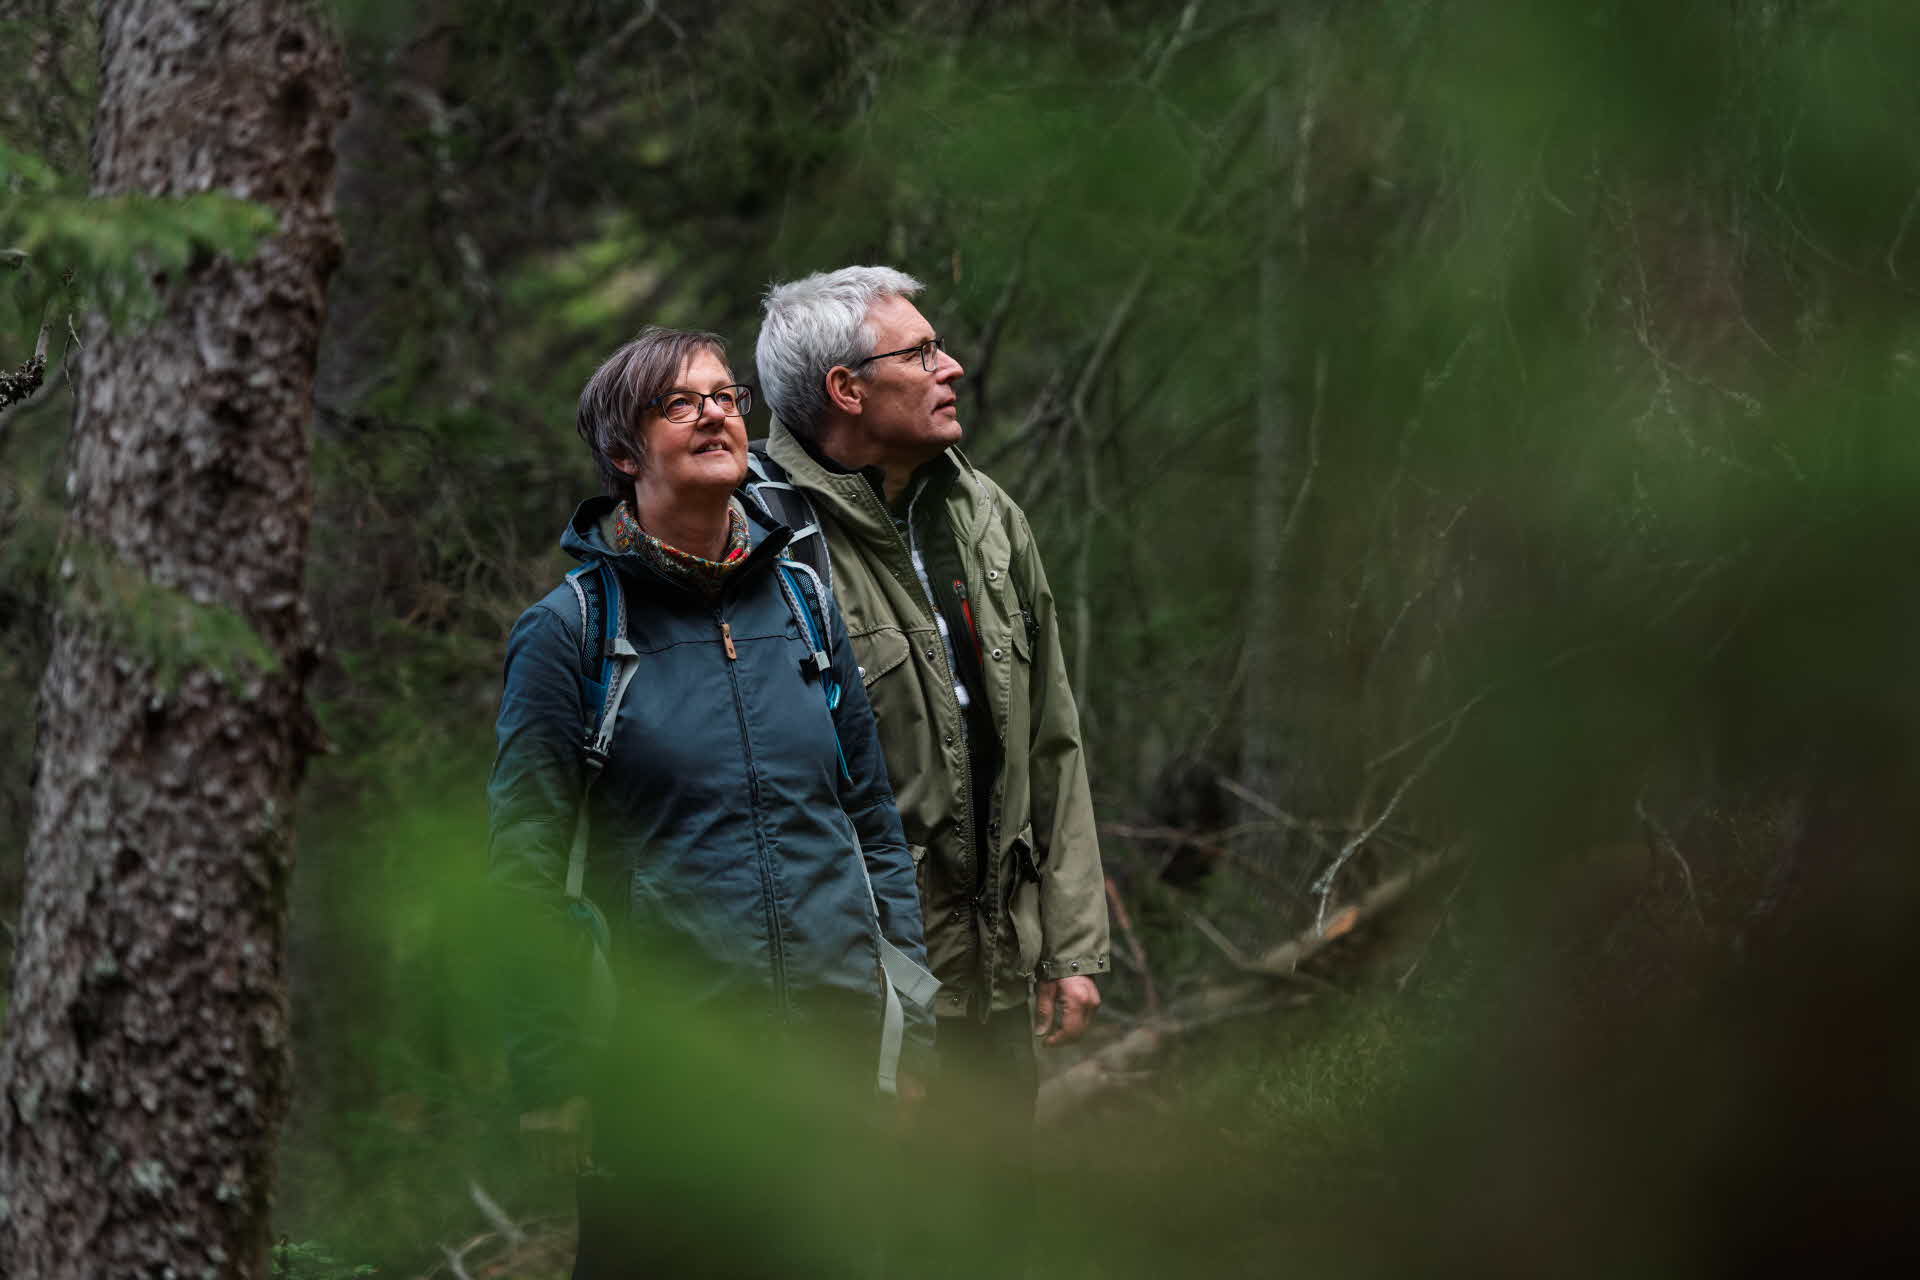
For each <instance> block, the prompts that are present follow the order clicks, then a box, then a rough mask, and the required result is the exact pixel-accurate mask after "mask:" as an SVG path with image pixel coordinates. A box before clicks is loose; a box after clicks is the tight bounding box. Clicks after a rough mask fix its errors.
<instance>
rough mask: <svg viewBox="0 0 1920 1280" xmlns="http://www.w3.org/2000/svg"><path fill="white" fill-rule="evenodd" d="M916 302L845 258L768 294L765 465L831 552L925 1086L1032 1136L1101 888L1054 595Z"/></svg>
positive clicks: (1086, 990) (1101, 934) (1087, 963)
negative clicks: (928, 1013)
mask: <svg viewBox="0 0 1920 1280" xmlns="http://www.w3.org/2000/svg"><path fill="white" fill-rule="evenodd" d="M920 288H921V286H920V283H919V281H917V280H915V279H913V278H912V277H911V276H908V275H905V274H903V273H901V272H899V271H894V270H891V269H889V268H885V267H847V268H844V269H842V270H839V271H833V272H827V273H824V274H819V275H812V276H808V277H806V278H805V279H802V280H795V281H793V282H791V283H788V284H783V285H778V286H775V287H774V288H772V289H770V290H768V292H767V295H766V300H765V304H766V306H765V311H766V314H765V318H764V323H763V325H762V328H761V331H760V341H759V345H758V348H757V350H756V352H755V357H756V361H757V363H758V365H759V370H760V380H761V387H762V391H763V393H764V395H765V397H766V399H767V401H768V402H769V403H770V404H771V405H772V407H773V410H774V412H775V414H776V415H778V420H777V421H776V422H775V423H774V424H773V430H772V434H771V437H770V438H769V440H768V444H767V448H766V456H767V457H768V458H770V459H771V461H772V463H773V464H774V467H773V468H772V469H771V470H772V471H773V473H774V476H775V478H776V479H778V478H780V473H784V478H785V480H786V481H787V483H789V484H791V485H793V486H794V488H795V489H796V490H798V492H799V493H800V494H802V495H804V496H805V498H806V499H807V500H808V501H809V502H810V503H811V505H812V509H813V514H814V516H815V518H816V519H817V521H818V525H819V528H820V530H821V532H822V534H823V535H824V537H825V541H826V544H827V548H828V550H829V552H830V567H831V578H832V584H833V589H834V594H835V596H836V597H837V599H838V601H839V604H840V608H841V611H842V612H843V614H844V615H845V617H846V622H847V630H848V634H849V636H850V638H851V640H852V644H853V648H854V653H855V656H856V657H857V658H858V660H859V662H860V664H861V667H862V675H863V677H864V679H865V681H866V684H867V694H868V697H869V698H870V699H871V701H872V703H873V709H874V713H875V716H876V718H877V719H878V721H879V726H880V739H881V745H882V748H883V750H884V752H885V754H886V759H887V768H888V772H889V773H890V774H891V776H892V779H893V787H894V793H895V795H896V797H897V799H898V801H899V806H900V817H901V819H902V821H903V822H904V824H905V827H906V834H907V841H908V844H909V846H910V847H911V850H912V853H913V857H914V860H915V863H916V865H917V868H918V873H919V885H920V898H921V908H922V914H923V916H924V919H925V924H926V936H927V948H928V952H929V954H930V956H931V958H932V964H933V969H934V973H935V974H936V975H937V976H938V977H939V978H940V980H941V982H942V984H943V986H942V989H941V992H940V995H939V997H938V1001H937V1006H936V1008H937V1012H938V1013H939V1014H940V1015H941V1020H940V1024H939V1046H940V1057H941V1062H942V1071H941V1073H940V1075H939V1076H938V1077H936V1079H935V1081H934V1083H933V1092H934V1094H935V1095H936V1098H938V1096H939V1095H941V1094H964V1093H974V1094H976V1095H980V1097H979V1100H980V1101H982V1102H986V1103H988V1104H989V1105H991V1106H993V1107H994V1109H995V1111H996V1112H997V1114H999V1115H1001V1116H1003V1117H1005V1116H1008V1115H1009V1109H1011V1112H1012V1113H1013V1114H1016V1115H1019V1116H1020V1117H1021V1122H1022V1123H1030V1121H1031V1116H1032V1106H1033V1098H1034V1093H1035V1086H1036V1082H1037V1068H1036V1062H1035V1055H1034V1050H1033V1044H1034V1039H1035V1037H1036V1036H1038V1037H1040V1038H1041V1039H1042V1042H1043V1043H1045V1044H1048V1045H1059V1044H1065V1043H1067V1042H1068V1041H1071V1040H1073V1039H1075V1038H1076V1037H1078V1036H1079V1035H1080V1034H1081V1032H1082V1031H1083V1030H1085V1028H1086V1026H1087V1022H1088V1020H1089V1018H1090V1017H1091V1016H1092V1014H1093V1011H1094V1009H1095V1008H1096V1007H1097V1006H1098V1005H1099V1003H1100V993H1099V990H1098V988H1097V987H1096V986H1095V984H1094V975H1095V974H1097V973H1103V972H1105V971H1106V969H1107V967H1108V949H1107V912H1106V894H1105V881H1104V876H1103V873H1102V871H1101V868H1100V851H1099V846H1098V844H1097V842H1096V839H1095V835H1094V823H1093V809H1092V804H1091V802H1090V800H1089V797H1088V792H1087V775H1086V766H1085V763H1084V761H1083V758H1082V755H1081V749H1080V724H1079V716H1078V713H1077V712H1076V711H1075V708H1074V703H1073V694H1072V691H1071V690H1070V689H1069V688H1068V685H1067V675H1066V664H1065V662H1064V660H1063V659H1062V656H1061V649H1060V634H1059V628H1058V625H1057V623H1056V619H1055V611H1054V602H1053V594H1052V592H1051V591H1050V590H1049V589H1048V586H1047V579H1046V574H1045V573H1044V572H1043V571H1042V569H1041V567H1040V553H1039V551H1038V549H1037V548H1036V547H1035V546H1034V542H1033V532H1032V530H1031V529H1030V528H1029V527H1028V525H1027V520H1026V517H1025V516H1024V515H1022V514H1021V512H1020V509H1019V508H1018V507H1017V506H1015V505H1014V503H1013V502H1012V500H1011V499H1009V498H1008V497H1007V495H1006V493H1005V492H1004V491H1003V490H1002V489H1001V488H1000V487H999V486H998V485H996V484H995V483H994V482H993V481H991V480H989V479H988V478H987V477H986V476H984V475H982V474H981V473H980V472H979V471H977V470H975V469H974V467H973V465H972V464H971V463H969V462H968V461H967V459H966V457H965V456H964V455H962V454H961V453H960V451H959V449H958V448H956V447H955V446H957V445H958V443H959V441H960V437H961V428H960V418H959V410H958V406H957V403H956V398H955V394H954V384H955V383H956V382H957V381H959V379H960V377H961V374H962V372H963V370H962V369H961V366H960V362H959V361H958V360H956V359H954V358H953V356H952V355H950V354H948V352H947V351H946V349H945V346H944V344H943V343H942V341H941V339H940V337H939V336H938V335H937V334H936V333H935V332H934V329H933V327H932V326H931V325H930V324H928V323H927V320H926V318H925V317H924V316H922V315H921V314H920V312H919V310H918V309H917V308H916V307H915V306H914V305H913V302H912V298H913V297H914V296H915V295H916V294H917V293H919V292H920ZM1029 1014H1031V1026H1030V1024H1029Z"/></svg>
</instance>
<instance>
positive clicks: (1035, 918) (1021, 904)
mask: <svg viewBox="0 0 1920 1280" xmlns="http://www.w3.org/2000/svg"><path fill="white" fill-rule="evenodd" d="M1007 871H1008V872H1009V875H1008V879H1009V880H1011V881H1012V882H1013V889H1012V892H1011V893H1010V894H1009V895H1008V900H1007V919H1008V920H1009V921H1010V922H1011V923H1012V925H1013V937H1014V942H1015V945H1016V946H1017V948H1018V955H1019V960H1018V969H1019V972H1020V976H1021V977H1023V978H1025V977H1030V976H1032V974H1033V969H1034V966H1035V965H1037V964H1039V963H1040V948H1041V944H1042V941H1043V939H1042V938H1041V934H1040V869H1039V867H1038V866H1037V865H1036V864H1035V862H1034V860H1033V824H1032V823H1028V824H1027V825H1026V826H1024V827H1022V828H1020V834H1019V835H1017V836H1015V837H1014V838H1013V848H1012V849H1011V850H1009V851H1008V856H1007Z"/></svg>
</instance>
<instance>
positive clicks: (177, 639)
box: [60, 543, 280, 692]
mask: <svg viewBox="0 0 1920 1280" xmlns="http://www.w3.org/2000/svg"><path fill="white" fill-rule="evenodd" d="M60 577H61V579H62V580H63V581H64V582H65V584H66V592H65V597H64V600H63V601H62V604H61V607H62V608H64V609H66V610H68V611H69V612H71V613H72V614H74V615H75V616H77V617H82V618H85V619H87V620H89V621H90V622H91V623H92V624H93V625H96V626H99V627H102V628H104V629H105V630H106V632H107V634H109V635H110V636H112V637H113V639H114V642H115V644H116V646H117V647H120V648H122V649H124V650H126V651H127V652H128V653H130V654H131V655H132V656H133V657H134V658H135V659H136V660H138V661H143V662H147V663H150V664H152V667H153V678H154V682H155V684H156V686H157V687H158V688H159V689H161V690H162V691H163V692H171V691H172V690H173V689H175V688H177V687H178V685H179V682H180V678H181V676H182V675H183V674H185V673H186V672H187V671H188V670H190V669H193V668H202V667H203V668H206V669H207V670H209V671H211V672H213V673H214V675H215V676H216V677H217V678H219V679H221V680H225V681H235V682H238V681H241V680H244V679H245V678H246V677H247V676H248V675H249V674H250V673H261V674H265V673H270V672H273V671H275V670H278V669H279V665H280V664H279V659H278V658H276V657H275V656H274V653H273V651H272V650H271V649H269V648H268V647H267V645H266V643H265V642H264V641H262V640H261V638H260V635H259V633H258V632H256V631H255V630H254V629H253V626H252V624H251V623H249V622H248V621H247V620H246V618H245V617H244V616H242V615H241V613H240V612H239V611H238V610H237V609H234V608H233V607H231V606H230V605H225V604H221V603H219V602H216V601H208V600H196V599H194V598H192V597H191V596H190V595H188V594H187V593H186V592H184V591H182V590H180V589H179V588H177V587H169V586H163V585H161V584H159V583H156V582H154V581H153V580H152V579H150V578H149V577H147V576H146V575H145V574H144V573H141V572H140V571H138V570H137V569H134V568H132V567H130V566H128V565H127V564H126V563H125V562H124V561H122V560H121V559H120V558H119V557H117V556H116V555H114V554H113V552H112V551H111V550H110V549H107V548H105V547H99V546H93V545H89V544H85V543H73V544H70V545H69V546H67V547H66V548H65V550H64V554H63V556H62V559H61V563H60Z"/></svg>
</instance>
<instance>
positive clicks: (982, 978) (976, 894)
mask: <svg viewBox="0 0 1920 1280" xmlns="http://www.w3.org/2000/svg"><path fill="white" fill-rule="evenodd" d="M926 489H927V486H926V484H925V482H924V481H923V482H922V483H921V484H920V485H919V487H918V488H916V489H915V490H914V491H913V496H912V497H910V498H908V499H907V537H906V546H907V565H908V567H909V568H911V569H912V570H913V576H914V578H915V579H916V580H917V581H918V582H919V583H920V592H921V594H922V595H923V596H925V597H926V601H927V612H928V620H929V621H931V622H933V624H934V626H933V629H934V634H935V635H938V634H939V632H940V624H939V622H938V621H937V615H938V614H939V612H940V602H939V601H938V600H936V599H934V595H933V583H932V582H931V581H930V580H929V579H928V578H927V576H926V575H925V574H924V573H922V572H921V570H920V563H921V562H920V560H919V554H918V553H919V545H918V537H917V535H916V534H915V533H914V528H913V510H914V507H915V505H916V504H918V503H919V501H920V495H921V494H923V493H925V492H926ZM948 643H950V641H949V642H948ZM938 647H939V650H940V664H941V669H942V672H943V674H944V675H945V676H946V694H947V699H948V700H949V701H950V702H952V704H953V710H954V715H955V716H956V717H957V718H958V720H959V722H960V783H961V791H960V812H961V813H962V815H964V821H963V822H962V823H961V824H960V835H961V840H962V846H963V847H964V848H965V849H966V850H967V853H968V856H970V857H971V858H972V859H973V862H974V866H973V898H972V903H973V915H974V920H973V923H974V929H975V934H974V937H975V939H976V942H977V945H978V946H979V951H978V952H977V954H976V957H975V965H974V968H975V971H976V973H977V975H978V980H979V983H980V990H978V991H976V993H975V995H976V998H978V1000H979V1001H980V1010H979V1015H978V1016H979V1019H980V1021H982V1022H985V1021H986V1020H987V1016H988V1015H989V1014H990V1013H991V1012H992V1011H993V965H992V963H991V961H990V958H989V955H988V952H989V950H990V948H989V947H988V946H987V945H986V940H985V938H984V937H983V936H982V933H983V930H982V925H983V923H984V921H985V920H986V918H987V909H986V899H987V889H988V887H989V886H988V875H987V872H988V867H987V862H988V858H987V857H982V856H981V851H980V847H979V841H978V840H976V839H975V838H974V835H975V831H974V829H975V826H976V824H977V823H978V822H979V815H978V814H976V813H974V811H973V749H972V747H971V745H970V744H969V743H968V742H967V714H966V712H965V711H964V710H963V709H962V708H961V706H960V699H959V696H958V695H957V694H955V693H954V671H953V664H952V662H950V661H949V660H948V658H947V648H946V643H943V644H941V645H940V646H938ZM987 852H988V855H989V856H991V853H992V851H991V850H988V851H987Z"/></svg>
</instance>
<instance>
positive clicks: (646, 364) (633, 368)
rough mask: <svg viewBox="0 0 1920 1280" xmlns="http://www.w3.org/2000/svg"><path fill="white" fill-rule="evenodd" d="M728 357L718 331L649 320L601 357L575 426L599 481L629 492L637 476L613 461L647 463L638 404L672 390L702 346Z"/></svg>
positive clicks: (619, 493)
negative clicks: (672, 325)
mask: <svg viewBox="0 0 1920 1280" xmlns="http://www.w3.org/2000/svg"><path fill="white" fill-rule="evenodd" d="M703 351H706V352H711V353H713V354H714V355H715V356H717V357H719V358H720V360H721V361H723V362H724V361H725V360H726V358H727V342H726V339H724V338H722V337H721V336H720V335H719V334H717V333H702V332H700V331H699V330H696V329H668V328H665V327H664V326H661V325H657V324H650V325H647V326H646V327H645V328H643V329H641V330H640V332H639V333H637V334H635V335H634V338H633V341H631V342H629V343H627V344H626V345H624V346H622V347H621V348H620V349H619V350H618V351H616V352H614V353H613V354H612V355H610V356H608V357H607V358H606V359H605V360H604V361H602V362H601V364H600V367H599V368H598V369H595V370H594V371H593V376H592V377H591V378H588V379H587V385H586V386H584V387H582V388H581V389H580V409H579V412H578V414H577V415H576V416H575V418H574V427H575V429H577V430H578V431H579V432H580V438H581V439H582V440H585V441H586V442H587V448H588V449H591V450H592V451H593V462H594V465H595V466H596V467H598V468H599V469H600V483H601V484H602V485H604V486H605V487H606V490H607V494H608V496H610V497H614V498H626V497H631V496H632V494H633V482H634V479H635V477H633V476H630V475H628V474H627V473H626V472H624V471H622V470H620V468H619V467H617V466H615V465H614V464H615V463H616V462H617V461H619V460H620V459H623V458H631V459H632V460H633V463H634V465H635V466H637V467H641V468H644V467H645V466H646V465H647V449H646V441H645V439H644V438H643V437H642V435H641V433H640V410H641V406H642V405H645V404H646V403H647V402H649V401H650V400H653V399H654V398H655V397H656V396H658V395H660V394H661V393H662V392H664V391H667V390H670V389H671V388H672V386H673V380H674V378H676V377H678V376H679V373H680V367H681V366H682V365H684V364H686V363H687V361H689V360H691V359H693V357H694V356H696V355H698V354H700V353H701V352H703Z"/></svg>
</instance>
